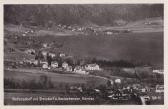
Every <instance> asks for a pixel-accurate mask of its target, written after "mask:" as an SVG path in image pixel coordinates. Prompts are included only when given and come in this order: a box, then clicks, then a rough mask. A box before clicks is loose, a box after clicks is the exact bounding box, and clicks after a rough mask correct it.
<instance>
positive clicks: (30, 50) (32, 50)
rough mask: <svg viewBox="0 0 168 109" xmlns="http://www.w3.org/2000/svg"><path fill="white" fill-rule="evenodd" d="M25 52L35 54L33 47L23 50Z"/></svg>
mask: <svg viewBox="0 0 168 109" xmlns="http://www.w3.org/2000/svg"><path fill="white" fill-rule="evenodd" d="M25 53H26V54H35V50H34V49H27V50H25Z"/></svg>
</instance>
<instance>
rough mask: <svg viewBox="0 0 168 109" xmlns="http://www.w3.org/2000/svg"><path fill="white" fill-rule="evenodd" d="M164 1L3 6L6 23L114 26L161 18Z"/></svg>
mask: <svg viewBox="0 0 168 109" xmlns="http://www.w3.org/2000/svg"><path fill="white" fill-rule="evenodd" d="M163 13H164V11H163V4H75V5H74V4H68V5H67V4H54V5H47V4H46V5H4V21H5V23H12V24H23V23H28V24H31V25H38V26H39V25H40V26H49V25H50V26H53V25H58V24H66V25H71V24H78V25H87V24H95V25H107V24H108V25H115V22H116V21H117V20H120V21H124V22H130V21H135V20H140V19H146V18H151V17H162V18H163Z"/></svg>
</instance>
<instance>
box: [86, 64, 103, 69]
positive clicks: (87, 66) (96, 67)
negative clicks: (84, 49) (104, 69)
mask: <svg viewBox="0 0 168 109" xmlns="http://www.w3.org/2000/svg"><path fill="white" fill-rule="evenodd" d="M85 69H86V70H101V69H100V67H99V65H97V64H87V65H85Z"/></svg>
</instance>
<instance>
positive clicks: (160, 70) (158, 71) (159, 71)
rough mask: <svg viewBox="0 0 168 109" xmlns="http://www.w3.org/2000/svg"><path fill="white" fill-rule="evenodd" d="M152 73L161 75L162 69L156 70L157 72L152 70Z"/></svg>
mask: <svg viewBox="0 0 168 109" xmlns="http://www.w3.org/2000/svg"><path fill="white" fill-rule="evenodd" d="M152 72H153V73H159V74H163V73H164V72H163V70H162V69H157V70H153V71H152Z"/></svg>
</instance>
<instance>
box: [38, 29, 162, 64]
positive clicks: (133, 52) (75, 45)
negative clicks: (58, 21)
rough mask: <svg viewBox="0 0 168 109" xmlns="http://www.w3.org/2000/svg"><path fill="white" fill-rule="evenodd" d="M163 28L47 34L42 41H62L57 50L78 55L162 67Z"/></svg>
mask: <svg viewBox="0 0 168 109" xmlns="http://www.w3.org/2000/svg"><path fill="white" fill-rule="evenodd" d="M163 39H164V38H163V33H162V32H153V33H151V32H150V33H126V34H118V35H111V36H107V35H101V36H94V35H89V36H65V37H64V36H60V37H59V36H45V37H41V38H39V40H41V41H43V42H51V41H55V42H56V43H59V44H62V45H63V46H62V47H61V48H57V49H56V50H55V51H56V52H64V53H66V54H69V55H72V56H76V57H91V58H98V59H107V60H110V61H116V60H129V61H138V62H143V63H150V64H151V65H153V66H157V67H163V54H164V49H163V48H164V47H163V46H164V40H163Z"/></svg>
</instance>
